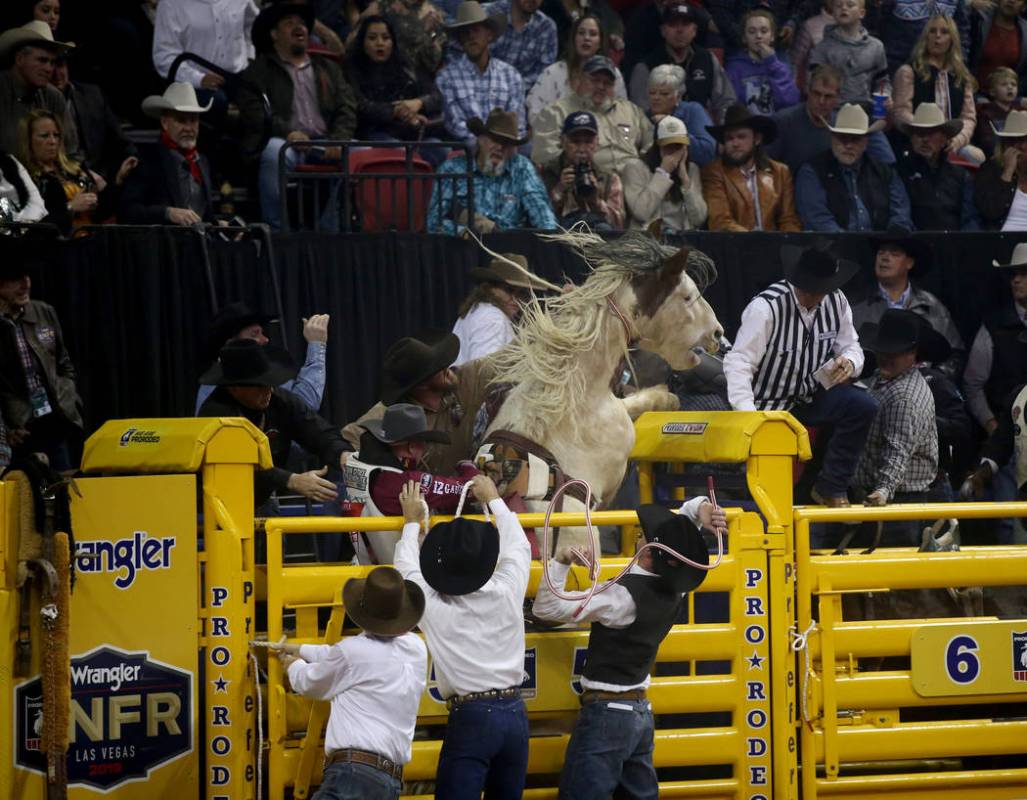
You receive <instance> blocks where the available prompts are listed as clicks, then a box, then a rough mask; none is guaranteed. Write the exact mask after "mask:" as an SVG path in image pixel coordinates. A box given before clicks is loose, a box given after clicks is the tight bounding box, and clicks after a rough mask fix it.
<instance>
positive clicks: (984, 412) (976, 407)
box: [963, 303, 1027, 427]
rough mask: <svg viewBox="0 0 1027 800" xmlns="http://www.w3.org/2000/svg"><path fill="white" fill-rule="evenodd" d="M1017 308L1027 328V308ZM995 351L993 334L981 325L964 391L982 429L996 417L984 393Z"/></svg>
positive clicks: (965, 379) (971, 351) (964, 381)
mask: <svg viewBox="0 0 1027 800" xmlns="http://www.w3.org/2000/svg"><path fill="white" fill-rule="evenodd" d="M1015 307H1016V314H1017V316H1018V317H1019V318H1020V321H1021V322H1022V323H1023V324H1024V327H1025V328H1027V308H1025V307H1024V306H1022V305H1020V304H1019V303H1016V304H1015ZM994 349H995V345H994V343H993V342H992V340H991V334H990V333H988V329H987V328H986V327H985V326H984V325H981V327H980V328H979V329H978V331H977V335H976V336H975V337H974V343H973V344H972V345H971V346H970V356H969V357H968V358H967V360H966V369H965V370H964V372H963V389H964V390H965V391H966V406H967V408H969V409H970V413H971V414H973V417H974V419H976V420H977V422H979V423H980V424H981V426H982V427H984V426H986V425H987V424H988V423H989V422H990V421H991V420H993V419H995V417H996V414H995V410H994V409H993V408H992V407H991V406H990V405H989V404H988V396H987V395H986V394H985V393H984V387H985V385H986V384H987V383H988V379H989V378H990V377H991V362H992V357H993V356H994Z"/></svg>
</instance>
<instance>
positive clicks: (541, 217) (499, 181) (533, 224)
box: [427, 108, 557, 235]
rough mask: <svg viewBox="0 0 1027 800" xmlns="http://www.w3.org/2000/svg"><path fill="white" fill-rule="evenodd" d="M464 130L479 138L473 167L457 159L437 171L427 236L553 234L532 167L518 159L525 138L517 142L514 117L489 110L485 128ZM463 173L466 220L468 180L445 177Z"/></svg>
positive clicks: (472, 125)
mask: <svg viewBox="0 0 1027 800" xmlns="http://www.w3.org/2000/svg"><path fill="white" fill-rule="evenodd" d="M467 127H468V130H470V131H471V132H472V133H474V134H477V137H478V141H477V145H476V147H475V149H474V155H473V157H472V161H471V163H468V160H467V157H466V156H462V155H461V156H457V157H456V158H451V159H449V160H448V161H447V162H446V163H444V164H443V165H442V166H441V167H439V170H438V172H437V176H438V177H437V179H436V181H435V185H434V187H433V188H432V195H431V204H430V207H429V209H428V220H427V225H428V231H429V232H430V233H449V234H460V235H463V234H464V232H465V231H466V230H467V229H468V228H469V227H471V226H472V225H473V227H474V229H475V230H477V232H478V233H491V232H492V231H495V230H509V229H510V228H541V229H544V230H552V229H554V228H556V227H557V224H556V217H555V216H554V215H553V209H552V208H550V206H549V199H548V197H547V196H546V187H545V186H543V185H542V181H541V180H540V179H539V177H538V173H537V172H536V171H535V167H534V166H532V163H531V162H530V161H529V160H528V159H527V158H525V157H524V156H522V155H519V154H518V153H517V148H518V147H520V146H521V145H522V144H525V143H527V141H528V139H529V138H530V136H526V137H524V138H523V139H522V138H519V134H518V131H517V117H516V115H515V114H514V113H513V112H509V111H504V110H503V109H501V108H494V109H493V110H492V113H490V114H489V116H488V119H487V120H486V121H485V122H482V121H481V120H480V119H476V118H473V117H472V118H471V119H470V120H468V121H467ZM468 171H470V173H471V176H472V180H473V183H474V216H473V219H469V216H470V213H469V212H470V209H469V201H468V198H467V180H466V179H465V178H462V177H453V178H449V177H447V176H450V175H460V174H461V173H466V172H468Z"/></svg>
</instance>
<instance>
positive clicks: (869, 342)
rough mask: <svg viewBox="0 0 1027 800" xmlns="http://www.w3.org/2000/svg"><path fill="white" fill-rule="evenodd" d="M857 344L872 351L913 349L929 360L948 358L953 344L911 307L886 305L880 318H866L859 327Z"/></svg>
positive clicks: (885, 351) (897, 351) (938, 360)
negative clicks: (866, 321)
mask: <svg viewBox="0 0 1027 800" xmlns="http://www.w3.org/2000/svg"><path fill="white" fill-rule="evenodd" d="M859 344H860V346H861V347H862V348H863V349H864V350H868V351H870V352H872V353H887V354H894V353H908V352H910V351H912V350H916V351H917V353H918V355H919V357H920V359H921V360H922V361H929V362H931V363H932V364H935V363H939V362H942V361H945V360H947V359H948V357H949V356H950V355H952V345H950V344H949V342H948V340H947V339H946V338H945V337H944V336H942V335H941V334H940V333H938V332H937V331H936V330H935V329H934V327H933V326H932V325H931V323H930V322H929V321H928V320H926V319H924V318H923V317H921V316H920V315H919V314H917V313H915V312H913V311H907V310H906V309H904V308H889V309H886V310H885V312H884V313H883V314H882V315H881V320H880V322H868V323H866V324H865V325H863V326H861V327H860V329H859Z"/></svg>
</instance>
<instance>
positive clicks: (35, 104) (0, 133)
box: [0, 20, 78, 153]
mask: <svg viewBox="0 0 1027 800" xmlns="http://www.w3.org/2000/svg"><path fill="white" fill-rule="evenodd" d="M73 47H74V45H73V44H66V43H65V42H57V41H54V38H53V33H52V32H51V30H50V26H49V25H47V24H46V23H45V22H41V21H38V20H37V21H35V22H30V23H28V24H27V25H23V26H22V27H20V28H12V29H11V30H8V31H4V32H3V34H0V63H11V66H10V67H9V68H8V69H5V70H4V71H3V72H0V150H5V151H7V152H8V153H13V152H14V151H15V150H17V148H18V121H19V120H20V119H21V118H22V117H24V116H25V115H26V114H28V113H29V112H30V111H32V110H34V109H37V108H43V109H46V110H47V111H52V112H53V113H54V115H55V116H56V117H57V118H58V119H64V105H65V104H64V97H63V96H62V95H61V93H60V92H59V91H57V90H56V89H55V88H54V87H53V86H51V85H50V79H51V78H52V77H53V69H54V63H55V61H56V60H57V55H58V54H59V53H65V52H67V51H68V50H71V49H72V48H73ZM65 145H66V146H67V148H68V149H69V150H70V151H72V152H74V151H75V150H76V149H77V147H78V142H77V141H76V140H75V139H69V140H68V141H67V142H65Z"/></svg>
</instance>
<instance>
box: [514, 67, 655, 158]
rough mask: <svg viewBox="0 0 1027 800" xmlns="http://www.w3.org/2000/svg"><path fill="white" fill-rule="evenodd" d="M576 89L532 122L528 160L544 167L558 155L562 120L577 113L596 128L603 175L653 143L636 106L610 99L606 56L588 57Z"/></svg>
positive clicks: (611, 73) (613, 71)
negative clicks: (587, 117)
mask: <svg viewBox="0 0 1027 800" xmlns="http://www.w3.org/2000/svg"><path fill="white" fill-rule="evenodd" d="M583 69H584V72H585V74H584V77H583V78H582V80H581V82H580V84H579V88H578V89H577V90H576V91H575V92H573V93H572V94H569V95H567V97H565V98H563V99H562V100H560V101H558V102H556V103H553V104H552V105H551V106H547V107H546V109H545V110H544V111H543V112H542V113H541V114H539V115H538V117H537V118H536V120H535V143H534V145H533V146H532V150H531V159H532V161H534V162H535V163H536V164H539V165H542V164H548V163H549V162H550V161H552V160H553V159H554V158H556V157H557V156H558V155H559V154H560V136H561V135H562V132H563V121H564V120H565V119H567V117H568V116H569V115H570V114H573V113H575V112H577V111H589V112H591V113H592V114H594V115H595V118H596V123H597V124H598V125H599V147H598V149H597V150H596V157H595V163H596V164H597V165H598V166H599V167H600V168H601V169H603V170H604V171H606V172H620V170H621V169H622V168H623V166H624V164H625V163H626V162H627V161H628V159H631V158H638V157H639V156H640V154H642V153H644V152H645V151H646V150H648V149H649V147H650V145H652V143H653V126H652V123H651V122H649V120H648V119H646V117H645V114H644V113H643V112H642V109H640V108H639V107H638V106H636V105H635V104H634V103H632V102H631V101H629V100H624V99H622V98H619V97H614V94H613V87H614V85H615V77H614V76H615V75H616V72H617V68H616V67H615V66H614V65H613V62H612V61H610V59H608V58H607V57H606V56H592V57H591V58H590V59H589V60H588V61H586V62H585V65H584V67H583Z"/></svg>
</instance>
